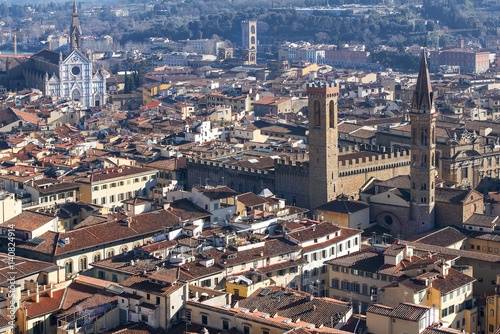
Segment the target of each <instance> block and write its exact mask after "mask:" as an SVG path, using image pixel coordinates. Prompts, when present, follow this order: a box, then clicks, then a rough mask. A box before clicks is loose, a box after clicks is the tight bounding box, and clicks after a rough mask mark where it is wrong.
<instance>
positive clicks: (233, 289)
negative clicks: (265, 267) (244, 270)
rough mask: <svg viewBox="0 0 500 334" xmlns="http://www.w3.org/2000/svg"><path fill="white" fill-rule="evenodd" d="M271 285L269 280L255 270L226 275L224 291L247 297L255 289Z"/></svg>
mask: <svg viewBox="0 0 500 334" xmlns="http://www.w3.org/2000/svg"><path fill="white" fill-rule="evenodd" d="M269 285H271V280H270V279H269V278H268V277H267V276H266V275H262V274H260V273H257V272H256V271H254V272H252V273H251V274H249V275H235V276H228V277H226V292H227V293H230V294H232V295H234V296H240V297H244V298H247V297H249V296H250V295H251V294H252V293H254V292H255V291H257V289H259V288H262V287H266V286H269Z"/></svg>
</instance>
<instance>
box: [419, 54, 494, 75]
mask: <svg viewBox="0 0 500 334" xmlns="http://www.w3.org/2000/svg"><path fill="white" fill-rule="evenodd" d="M489 55H490V53H489V52H484V51H473V50H466V49H449V50H441V51H439V52H437V51H431V53H430V58H429V65H430V67H431V68H432V69H433V70H436V69H438V68H439V66H441V65H448V66H460V72H461V73H484V72H486V71H487V70H488V69H489V68H490V60H489Z"/></svg>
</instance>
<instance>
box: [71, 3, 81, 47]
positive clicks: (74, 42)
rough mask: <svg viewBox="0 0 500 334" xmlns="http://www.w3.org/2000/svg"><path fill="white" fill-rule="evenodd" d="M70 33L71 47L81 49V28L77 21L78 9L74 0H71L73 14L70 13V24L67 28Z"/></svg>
mask: <svg viewBox="0 0 500 334" xmlns="http://www.w3.org/2000/svg"><path fill="white" fill-rule="evenodd" d="M69 35H70V47H71V50H73V49H78V50H80V49H81V36H82V29H81V28H80V22H79V21H78V11H77V7H76V0H74V1H73V14H71V26H70V28H69Z"/></svg>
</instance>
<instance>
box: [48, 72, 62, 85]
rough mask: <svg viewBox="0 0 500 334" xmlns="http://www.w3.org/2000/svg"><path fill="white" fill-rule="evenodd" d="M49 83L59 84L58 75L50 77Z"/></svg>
mask: <svg viewBox="0 0 500 334" xmlns="http://www.w3.org/2000/svg"><path fill="white" fill-rule="evenodd" d="M47 82H48V83H57V84H58V83H59V78H58V77H57V75H55V74H52V76H51V77H50V79H49V81H47Z"/></svg>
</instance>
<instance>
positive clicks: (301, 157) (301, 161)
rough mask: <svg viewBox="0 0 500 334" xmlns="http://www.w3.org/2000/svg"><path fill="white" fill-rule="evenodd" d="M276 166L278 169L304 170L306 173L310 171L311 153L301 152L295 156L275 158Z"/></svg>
mask: <svg viewBox="0 0 500 334" xmlns="http://www.w3.org/2000/svg"><path fill="white" fill-rule="evenodd" d="M274 167H275V169H276V170H281V171H283V170H285V169H293V170H295V171H299V170H302V172H304V173H308V172H309V154H308V153H299V154H296V155H293V156H285V157H283V158H281V159H278V160H275V162H274Z"/></svg>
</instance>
